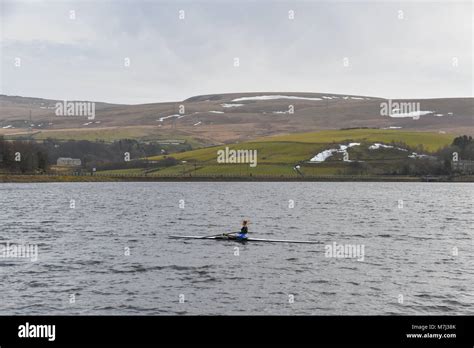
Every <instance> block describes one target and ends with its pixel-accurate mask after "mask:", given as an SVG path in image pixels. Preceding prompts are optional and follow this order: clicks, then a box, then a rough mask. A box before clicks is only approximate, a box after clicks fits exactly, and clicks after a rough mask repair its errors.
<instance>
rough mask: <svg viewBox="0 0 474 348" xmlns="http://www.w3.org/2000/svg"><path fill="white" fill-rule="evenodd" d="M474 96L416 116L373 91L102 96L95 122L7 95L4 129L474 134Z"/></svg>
mask: <svg viewBox="0 0 474 348" xmlns="http://www.w3.org/2000/svg"><path fill="white" fill-rule="evenodd" d="M473 100H474V99H473V98H442V99H423V100H410V102H415V103H419V106H420V110H421V111H422V112H421V116H420V117H419V118H418V119H414V118H413V117H410V115H401V116H390V115H388V116H381V103H384V102H387V101H386V100H385V99H382V98H377V97H371V96H355V95H341V94H339V95H338V94H332V93H293V92H291V93H290V92H279V93H267V92H258V93H233V94H213V95H203V96H195V97H191V98H188V99H186V100H184V101H177V102H169V103H155V104H142V105H117V104H107V103H97V104H96V116H95V119H94V120H90V121H89V120H87V118H86V117H84V116H81V117H64V116H56V115H55V113H54V111H55V110H54V105H55V103H56V102H57V101H55V100H46V99H38V98H24V97H11V96H5V95H2V96H0V134H4V135H7V136H9V137H10V138H18V137H25V136H27V137H29V138H31V139H45V138H48V137H53V138H56V139H87V140H96V139H98V140H105V141H111V140H114V139H121V138H133V139H139V140H143V141H151V140H162V141H166V140H169V139H179V140H183V139H184V140H186V141H189V142H192V143H194V144H195V146H209V145H217V144H223V143H233V142H242V141H249V140H252V139H255V138H259V137H266V136H271V135H279V134H293V133H299V132H311V131H320V130H330V129H334V130H336V129H342V128H354V127H359V128H360V127H369V128H378V129H390V128H392V129H401V130H406V131H431V132H446V133H452V134H474V122H473V121H474V119H473V114H474V105H473ZM394 102H395V101H394ZM180 107H181V108H183V107H184V109H181V110H180ZM180 111H182V112H181V113H180ZM30 114H31V117H30ZM30 118H31V120H30Z"/></svg>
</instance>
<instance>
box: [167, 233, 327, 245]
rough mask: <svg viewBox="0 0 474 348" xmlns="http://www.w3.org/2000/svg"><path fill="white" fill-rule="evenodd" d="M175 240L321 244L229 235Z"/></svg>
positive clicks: (174, 237)
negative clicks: (242, 237)
mask: <svg viewBox="0 0 474 348" xmlns="http://www.w3.org/2000/svg"><path fill="white" fill-rule="evenodd" d="M169 238H173V239H214V240H231V241H234V242H243V243H245V242H267V243H301V244H319V242H315V241H310V240H291V239H265V238H251V237H250V238H245V239H241V238H237V237H235V236H229V235H224V234H223V235H219V236H209V237H203V236H169Z"/></svg>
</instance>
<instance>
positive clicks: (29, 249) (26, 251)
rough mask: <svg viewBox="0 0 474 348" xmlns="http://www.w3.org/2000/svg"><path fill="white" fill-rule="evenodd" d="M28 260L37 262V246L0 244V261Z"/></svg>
mask: <svg viewBox="0 0 474 348" xmlns="http://www.w3.org/2000/svg"><path fill="white" fill-rule="evenodd" d="M20 258H21V259H30V261H32V262H36V261H38V245H37V244H29V243H10V242H6V243H0V259H20Z"/></svg>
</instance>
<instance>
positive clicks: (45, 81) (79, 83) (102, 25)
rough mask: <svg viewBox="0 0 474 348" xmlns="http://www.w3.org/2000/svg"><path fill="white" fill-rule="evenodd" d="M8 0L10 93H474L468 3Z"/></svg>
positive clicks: (5, 87) (4, 13)
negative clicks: (181, 13) (290, 13)
mask: <svg viewBox="0 0 474 348" xmlns="http://www.w3.org/2000/svg"><path fill="white" fill-rule="evenodd" d="M1 2H2V7H1V29H2V31H1V48H2V51H1V71H0V73H1V76H0V77H1V78H0V80H1V88H0V93H2V94H8V95H21V96H29V97H42V98H51V99H67V100H74V99H76V100H77V99H81V100H94V101H107V102H117V103H152V102H161V101H178V100H183V99H185V98H188V97H191V96H194V95H199V94H210V93H226V92H255V91H278V92H280V91H284V92H296V91H298V92H331V93H342V94H346V93H347V94H360V95H369V96H380V97H386V98H434V97H461V96H464V97H469V96H473V75H472V71H473V52H472V50H473V47H472V41H473V29H472V21H473V6H472V4H471V3H470V2H469V1H467V2H453V1H446V2H442V3H439V2H436V3H434V2H419V1H418V2H414V3H406V2H386V3H382V4H380V2H329V1H291V2H282V1H259V2H258V3H257V2H254V1H219V2H218V1H205V2H204V1H196V0H195V1H181V2H179V1H167V2H166V1H140V0H138V1H114V2H106V1H94V2H93V1H71V2H69V1H67V2H66V1H22V2H19V1H4V0H1ZM180 10H184V16H185V18H184V19H180V18H179V15H180V12H179V11H180ZM290 10H293V11H294V19H289V11H290ZM70 11H74V12H75V18H71V12H70ZM17 58H20V60H21V61H20V66H15V64H18V62H19V60H18V59H17ZM126 58H129V59H130V66H128V67H127V66H125V61H126ZM235 58H238V59H239V63H240V66H238V67H235V66H234V63H235ZM345 62H346V63H348V66H344V63H345Z"/></svg>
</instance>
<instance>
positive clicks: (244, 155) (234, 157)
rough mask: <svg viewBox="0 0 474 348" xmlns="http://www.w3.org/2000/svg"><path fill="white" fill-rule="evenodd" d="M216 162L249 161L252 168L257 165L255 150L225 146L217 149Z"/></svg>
mask: <svg viewBox="0 0 474 348" xmlns="http://www.w3.org/2000/svg"><path fill="white" fill-rule="evenodd" d="M217 163H249V166H250V167H252V168H254V167H256V166H257V150H242V149H241V150H234V149H229V147H227V146H226V147H225V149H224V150H222V149H221V150H218V151H217Z"/></svg>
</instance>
